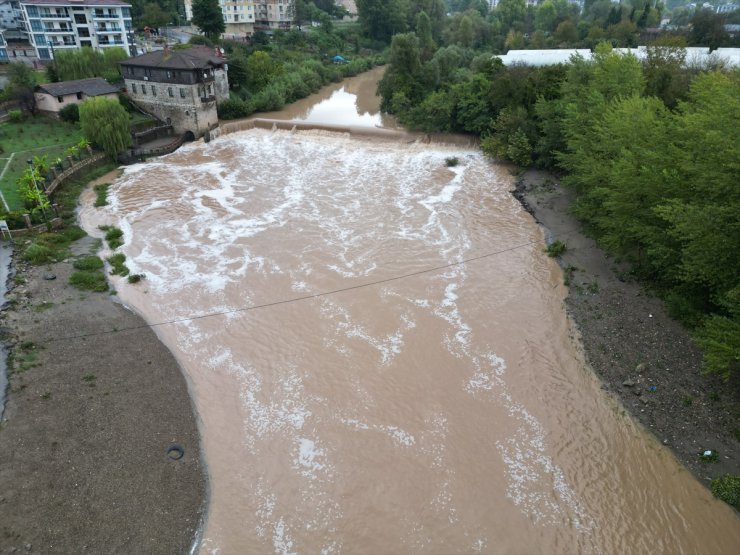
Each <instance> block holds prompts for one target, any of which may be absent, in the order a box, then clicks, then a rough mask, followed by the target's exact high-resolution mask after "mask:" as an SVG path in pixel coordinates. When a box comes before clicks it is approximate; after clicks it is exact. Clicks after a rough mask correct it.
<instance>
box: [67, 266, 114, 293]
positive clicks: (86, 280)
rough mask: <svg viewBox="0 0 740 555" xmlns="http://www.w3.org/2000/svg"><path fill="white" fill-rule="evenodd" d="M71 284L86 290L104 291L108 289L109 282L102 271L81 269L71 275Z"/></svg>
mask: <svg viewBox="0 0 740 555" xmlns="http://www.w3.org/2000/svg"><path fill="white" fill-rule="evenodd" d="M69 283H70V285H72V286H74V287H76V288H77V289H82V290H84V291H97V292H103V291H107V290H108V282H106V281H105V275H104V274H103V273H102V272H89V271H81V272H74V273H73V274H72V275H71V276H69Z"/></svg>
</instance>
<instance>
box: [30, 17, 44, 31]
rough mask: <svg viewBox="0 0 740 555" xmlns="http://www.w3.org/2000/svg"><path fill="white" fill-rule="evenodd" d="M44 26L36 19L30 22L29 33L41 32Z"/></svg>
mask: <svg viewBox="0 0 740 555" xmlns="http://www.w3.org/2000/svg"><path fill="white" fill-rule="evenodd" d="M43 30H44V26H43V25H41V21H40V20H38V19H32V20H31V31H43Z"/></svg>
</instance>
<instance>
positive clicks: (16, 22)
mask: <svg viewBox="0 0 740 555" xmlns="http://www.w3.org/2000/svg"><path fill="white" fill-rule="evenodd" d="M0 29H3V30H4V31H5V38H6V39H20V40H28V34H27V33H26V29H25V27H24V26H23V14H22V12H21V5H20V2H19V1H18V0H0Z"/></svg>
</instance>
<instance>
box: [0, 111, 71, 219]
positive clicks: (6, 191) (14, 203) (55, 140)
mask: <svg viewBox="0 0 740 555" xmlns="http://www.w3.org/2000/svg"><path fill="white" fill-rule="evenodd" d="M81 138H82V131H81V130H80V129H79V128H78V127H77V126H75V125H73V124H70V123H67V122H64V121H59V120H56V119H54V118H50V117H46V116H40V115H39V116H36V117H27V118H26V119H25V120H24V121H22V122H20V123H12V122H9V121H8V122H4V123H0V145H2V147H3V150H4V152H3V154H2V158H0V172H2V170H3V168H5V165H6V163H7V162H8V159H9V158H10V155H11V154H15V156H13V160H12V161H11V162H10V164H9V165H8V169H7V171H6V172H5V175H4V176H3V179H2V180H0V191H2V193H3V195H4V196H5V200H6V202H7V203H8V206H9V207H10V209H11V210H20V209H21V208H23V200H22V199H21V197H20V194H19V193H18V190H17V186H16V181H18V178H19V177H20V176H21V174H22V173H23V171H24V170H25V169H26V167H27V166H28V164H27V163H26V160H28V159H29V158H33V157H34V156H43V155H44V154H45V155H46V156H47V157H48V159H49V160H50V161H52V162H53V161H54V160H55V159H56V158H65V152H64V151H65V150H67V148H68V147H70V146H72V145H74V144H76V143H78V142H80V139H81Z"/></svg>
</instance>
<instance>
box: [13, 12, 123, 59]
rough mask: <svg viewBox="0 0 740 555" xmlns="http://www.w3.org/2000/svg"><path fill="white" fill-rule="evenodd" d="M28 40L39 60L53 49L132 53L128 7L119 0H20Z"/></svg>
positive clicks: (51, 57) (46, 57)
mask: <svg viewBox="0 0 740 555" xmlns="http://www.w3.org/2000/svg"><path fill="white" fill-rule="evenodd" d="M20 4H21V10H22V12H23V19H24V24H25V27H26V29H27V30H28V35H29V40H30V42H31V44H32V45H33V47H34V48H35V49H36V55H37V56H38V58H39V59H40V60H42V61H44V60H51V59H53V57H54V51H55V50H61V49H65V48H72V49H77V48H81V47H83V46H89V47H90V48H94V49H96V50H99V49H102V48H108V47H111V46H118V47H121V48H123V49H124V50H126V52H128V53H129V54H131V55H134V54H136V50H135V47H134V35H133V32H134V31H133V26H132V24H131V5H130V4H126V3H125V2H123V1H122V0H20Z"/></svg>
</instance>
